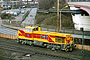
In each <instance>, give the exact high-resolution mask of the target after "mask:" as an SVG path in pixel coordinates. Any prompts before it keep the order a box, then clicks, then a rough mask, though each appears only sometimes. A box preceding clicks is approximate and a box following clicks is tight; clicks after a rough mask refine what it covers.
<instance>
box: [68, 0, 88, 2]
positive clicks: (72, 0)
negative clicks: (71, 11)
mask: <svg viewBox="0 0 90 60" xmlns="http://www.w3.org/2000/svg"><path fill="white" fill-rule="evenodd" d="M66 2H90V0H66Z"/></svg>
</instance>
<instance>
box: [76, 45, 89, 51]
mask: <svg viewBox="0 0 90 60" xmlns="http://www.w3.org/2000/svg"><path fill="white" fill-rule="evenodd" d="M83 48H84V50H88V51H90V46H88V45H84V47H83ZM76 49H82V45H80V44H76Z"/></svg>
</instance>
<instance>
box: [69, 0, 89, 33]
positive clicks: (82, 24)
mask: <svg viewBox="0 0 90 60" xmlns="http://www.w3.org/2000/svg"><path fill="white" fill-rule="evenodd" d="M85 1H88V0H85ZM85 1H83V2H82V1H81V0H78V1H75V0H74V1H73V2H72V0H68V4H69V6H70V9H71V10H83V12H84V13H83V14H82V13H79V14H72V19H73V23H74V27H75V29H76V30H80V28H84V30H85V31H90V2H89V1H88V2H85Z"/></svg>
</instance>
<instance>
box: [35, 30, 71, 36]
mask: <svg viewBox="0 0 90 60" xmlns="http://www.w3.org/2000/svg"><path fill="white" fill-rule="evenodd" d="M34 33H37V34H45V35H53V36H62V37H66V36H71V34H66V33H58V32H50V31H34Z"/></svg>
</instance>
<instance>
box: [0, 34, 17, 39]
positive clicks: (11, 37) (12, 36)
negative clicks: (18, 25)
mask: <svg viewBox="0 0 90 60" xmlns="http://www.w3.org/2000/svg"><path fill="white" fill-rule="evenodd" d="M0 37H3V38H9V39H17V36H16V35H8V34H2V33H0Z"/></svg>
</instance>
